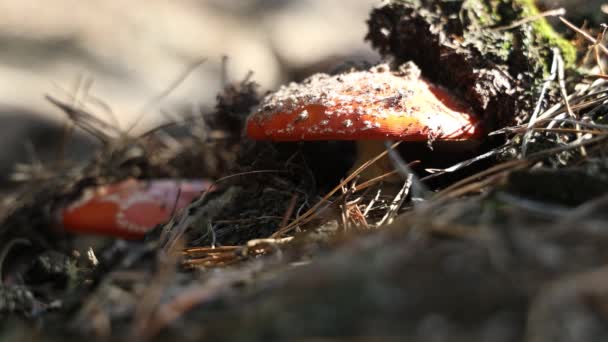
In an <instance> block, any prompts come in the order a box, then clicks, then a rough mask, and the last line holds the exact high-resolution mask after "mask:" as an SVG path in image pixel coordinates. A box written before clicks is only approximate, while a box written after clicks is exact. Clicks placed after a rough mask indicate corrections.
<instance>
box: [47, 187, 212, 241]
mask: <svg viewBox="0 0 608 342" xmlns="http://www.w3.org/2000/svg"><path fill="white" fill-rule="evenodd" d="M209 187H210V182H208V181H204V180H149V181H141V180H135V179H129V180H126V181H123V182H120V183H116V184H110V185H103V186H99V187H96V188H92V189H87V190H85V191H84V193H83V195H82V196H81V198H80V199H79V200H77V201H76V202H73V203H70V204H69V205H68V206H67V207H65V208H62V209H61V210H60V212H59V216H60V221H61V224H62V226H63V229H64V230H66V231H70V232H74V233H88V234H100V235H107V236H115V237H122V238H128V239H136V238H141V237H143V236H144V235H145V233H146V232H148V231H149V230H150V229H152V228H154V226H156V225H157V224H160V223H163V222H166V221H168V220H169V218H170V217H171V214H172V213H173V212H174V211H175V210H178V209H181V208H184V207H186V206H187V205H188V204H189V203H190V202H191V201H192V200H193V199H195V198H196V197H198V196H199V195H200V193H201V192H202V191H204V190H207V189H209Z"/></svg>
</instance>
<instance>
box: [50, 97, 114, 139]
mask: <svg viewBox="0 0 608 342" xmlns="http://www.w3.org/2000/svg"><path fill="white" fill-rule="evenodd" d="M45 98H46V100H47V101H49V102H50V103H52V104H54V105H55V106H57V107H58V108H59V109H61V110H62V111H64V112H65V113H66V114H67V116H68V118H70V120H72V122H74V124H75V125H76V126H78V127H80V128H82V129H83V130H84V131H85V132H87V133H89V134H91V135H92V136H94V137H95V138H97V139H98V140H99V141H100V142H102V143H103V144H105V145H107V144H109V143H110V142H111V141H112V140H113V139H115V138H116V137H119V136H122V135H123V133H122V132H120V130H119V129H118V128H116V127H114V126H113V125H110V124H108V123H107V122H105V121H103V120H101V119H99V118H97V117H95V116H94V115H92V114H89V113H87V112H86V111H84V110H81V109H78V108H75V107H73V106H71V105H69V104H67V103H64V102H61V101H59V100H57V99H55V98H54V97H52V96H50V95H46V96H45Z"/></svg>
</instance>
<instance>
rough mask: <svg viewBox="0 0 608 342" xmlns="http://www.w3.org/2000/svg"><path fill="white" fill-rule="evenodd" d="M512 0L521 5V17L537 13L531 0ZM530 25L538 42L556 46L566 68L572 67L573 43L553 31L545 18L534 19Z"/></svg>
mask: <svg viewBox="0 0 608 342" xmlns="http://www.w3.org/2000/svg"><path fill="white" fill-rule="evenodd" d="M513 1H514V2H515V3H517V4H519V5H520V6H521V9H522V14H523V17H530V16H535V15H538V14H539V11H538V9H537V8H536V6H535V5H534V1H533V0H513ZM531 25H532V27H533V29H534V31H535V32H536V36H537V38H538V40H539V41H538V43H539V44H543V43H544V44H548V45H549V46H556V47H558V48H559V49H560V51H561V53H562V58H563V59H564V63H565V64H566V68H574V66H575V64H576V48H575V47H574V45H572V44H571V43H570V42H569V41H567V40H566V39H564V38H563V37H562V36H560V35H559V34H558V33H557V32H555V30H554V29H553V27H552V26H551V25H550V24H549V23H548V22H547V20H545V18H540V19H537V20H534V21H533V22H532V23H531Z"/></svg>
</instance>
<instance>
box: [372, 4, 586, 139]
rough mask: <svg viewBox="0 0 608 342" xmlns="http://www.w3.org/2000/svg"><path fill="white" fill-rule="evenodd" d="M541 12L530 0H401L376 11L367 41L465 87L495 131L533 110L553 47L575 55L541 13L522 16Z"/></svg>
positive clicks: (448, 82)
mask: <svg viewBox="0 0 608 342" xmlns="http://www.w3.org/2000/svg"><path fill="white" fill-rule="evenodd" d="M538 13H539V12H538V10H537V9H536V7H535V6H534V4H533V1H532V0H465V1H441V0H398V1H392V2H390V3H388V4H386V5H384V6H382V7H380V8H377V9H375V10H374V11H373V12H372V15H371V18H370V19H369V21H368V24H369V33H368V35H367V39H368V40H370V41H371V43H372V45H373V46H374V47H375V48H377V49H378V50H379V51H380V52H381V53H382V54H383V55H385V56H392V57H393V58H395V59H396V60H397V62H401V61H408V60H412V61H414V62H415V63H416V64H417V65H418V66H420V68H421V69H422V71H423V75H425V76H426V77H427V78H429V79H431V80H433V81H435V82H438V83H440V84H442V85H444V86H446V87H448V88H449V89H451V90H453V91H455V92H460V93H461V95H462V96H463V97H464V98H465V99H466V100H467V101H468V102H469V103H470V104H471V105H472V106H473V108H474V109H475V110H476V111H477V112H478V113H479V114H481V115H483V116H484V118H485V119H486V120H485V123H486V125H487V128H488V129H492V128H495V127H497V126H502V125H504V124H508V123H512V122H513V121H514V120H515V119H516V118H522V117H525V116H526V113H527V112H529V109H530V108H531V105H532V103H533V101H532V99H533V98H534V97H535V96H536V95H537V94H536V93H535V92H534V91H533V90H534V89H535V88H536V87H535V86H537V85H538V84H539V83H540V82H542V81H543V79H544V78H545V77H546V76H547V74H548V70H550V67H551V61H552V58H553V53H552V48H554V47H557V48H559V49H560V51H561V54H562V57H563V58H564V60H565V62H566V66H567V67H569V66H570V65H573V62H574V60H575V57H576V51H575V50H574V48H573V47H572V46H571V45H570V44H569V43H568V42H567V41H565V40H564V39H562V38H561V37H559V35H557V33H555V31H553V29H552V28H551V26H550V25H549V24H548V23H547V22H546V21H545V20H544V19H542V18H536V20H530V21H527V22H524V23H521V22H520V20H522V19H525V18H530V17H533V16H536V15H537V14H538Z"/></svg>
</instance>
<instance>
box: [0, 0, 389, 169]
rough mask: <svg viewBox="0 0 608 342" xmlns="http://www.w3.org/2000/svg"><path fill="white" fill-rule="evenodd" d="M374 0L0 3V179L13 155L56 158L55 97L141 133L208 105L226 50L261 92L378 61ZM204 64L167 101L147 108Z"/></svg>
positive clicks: (235, 76)
mask: <svg viewBox="0 0 608 342" xmlns="http://www.w3.org/2000/svg"><path fill="white" fill-rule="evenodd" d="M377 2H378V1H377V0H349V1H324V0H297V1H290V0H199V1H195V0H173V1H167V0H131V1H121V0H104V1H79V0H54V1H52V2H44V3H41V2H39V1H34V0H14V1H10V0H5V1H1V2H0V46H2V52H1V53H0V143H1V144H2V149H0V177H2V179H6V177H7V176H8V175H9V173H10V172H11V169H12V165H13V164H14V163H15V162H31V161H32V160H35V159H41V160H47V159H48V158H52V157H53V156H54V153H55V150H56V148H57V145H58V143H57V142H59V141H61V139H62V136H63V132H64V128H63V125H64V122H65V121H64V120H65V115H64V114H63V113H62V112H61V111H60V110H58V109H57V108H55V107H54V106H53V105H51V104H50V103H49V102H48V101H46V100H45V99H44V96H45V95H47V94H48V95H52V96H54V97H56V98H58V99H60V100H63V101H67V102H71V101H73V99H72V98H73V97H74V94H78V97H79V98H80V99H83V98H85V97H86V98H88V99H89V101H88V104H89V106H88V107H87V110H90V111H91V112H94V113H96V114H97V115H99V116H100V117H101V118H103V119H104V120H106V121H108V122H116V124H117V125H119V126H120V127H121V128H123V129H125V128H127V127H130V126H131V125H132V124H133V123H134V122H135V121H137V122H138V123H137V125H136V126H135V128H134V129H133V131H134V132H135V133H137V132H142V131H145V130H147V129H149V128H151V127H153V126H156V125H158V124H159V123H161V122H162V121H165V120H167V116H168V115H166V114H165V115H163V114H162V113H168V114H177V113H178V112H183V108H192V111H198V110H200V108H203V111H204V108H210V107H212V106H213V105H214V100H215V96H216V94H217V93H218V91H219V90H220V89H221V87H222V83H223V80H222V74H223V72H222V56H227V57H228V62H227V69H226V75H227V78H228V81H240V80H242V79H243V78H244V77H245V76H246V75H247V73H248V72H249V71H252V72H253V79H254V80H255V81H256V82H257V83H259V85H260V90H261V91H266V90H273V89H276V88H277V87H278V86H279V85H280V84H282V83H284V82H286V81H290V80H299V79H301V78H303V77H305V76H307V75H309V74H310V73H313V72H316V71H319V70H328V69H331V68H332V67H335V66H336V65H337V64H339V63H340V62H343V61H345V60H367V61H372V62H373V61H377V60H378V59H379V57H378V56H377V54H376V53H375V52H373V51H372V50H371V48H370V47H369V46H368V44H366V43H365V42H364V41H363V37H364V36H365V33H366V31H367V29H366V23H365V20H366V18H367V16H368V13H369V11H370V9H371V8H372V7H373V6H374V5H375V4H376V3H377ZM202 59H205V61H204V62H203V63H202V64H201V65H200V66H198V67H196V68H195V69H194V70H193V71H192V72H191V73H189V75H188V77H187V78H186V79H185V80H184V81H183V82H181V83H180V84H179V86H178V87H176V88H175V89H174V90H173V91H172V92H171V93H170V95H169V96H168V97H166V98H164V99H163V100H162V101H160V102H159V103H155V105H153V106H146V104H149V103H150V101H152V99H154V98H155V97H157V96H158V95H159V94H160V93H162V92H163V91H165V90H166V89H168V88H169V87H171V84H172V83H173V82H174V81H175V80H176V79H177V78H178V77H179V76H180V74H183V73H184V72H185V71H186V70H187V69H188V68H190V67H192V66H193V65H195V64H196V63H197V61H200V60H202ZM85 94H86V95H85ZM100 102H103V103H105V104H106V105H107V107H108V108H105V109H104V108H103V107H104V106H103V105H99V103H100ZM95 103H97V105H95ZM144 107H145V108H144ZM109 110H111V112H112V113H113V115H109V114H108V111H109ZM142 113H143V116H142V118H141V120H138V117H139V116H140V114H142ZM112 116H113V117H114V118H113V117H112ZM92 146H93V145H92V141H90V137H87V136H86V135H84V134H80V135H78V136H77V137H76V139H75V140H74V141H73V142H72V143H71V144H70V146H68V148H69V149H68V154H69V155H68V157H71V158H79V157H84V156H86V155H87V154H88V153H90V151H91V148H92Z"/></svg>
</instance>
